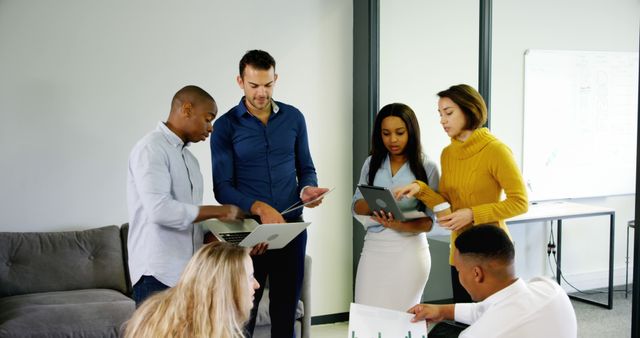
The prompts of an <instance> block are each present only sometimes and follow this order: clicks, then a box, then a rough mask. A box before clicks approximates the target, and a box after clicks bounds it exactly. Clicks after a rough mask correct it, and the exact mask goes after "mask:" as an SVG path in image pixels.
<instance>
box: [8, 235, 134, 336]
mask: <svg viewBox="0 0 640 338" xmlns="http://www.w3.org/2000/svg"><path fill="white" fill-rule="evenodd" d="M124 240H126V235H124V234H123V233H122V232H121V229H120V228H119V227H118V226H115V225H111V226H106V227H102V228H97V229H90V230H84V231H71V232H40V233H20V232H1V233H0V337H118V336H119V331H120V328H121V326H122V324H123V323H124V322H125V321H126V320H127V319H129V317H130V316H131V314H132V313H133V311H134V310H135V303H134V302H133V300H131V299H130V298H129V297H127V294H129V292H130V287H129V283H128V277H127V268H126V266H127V265H126V250H124V249H123V248H124V243H125V242H124Z"/></svg>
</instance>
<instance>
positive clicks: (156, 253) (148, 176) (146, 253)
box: [127, 122, 203, 286]
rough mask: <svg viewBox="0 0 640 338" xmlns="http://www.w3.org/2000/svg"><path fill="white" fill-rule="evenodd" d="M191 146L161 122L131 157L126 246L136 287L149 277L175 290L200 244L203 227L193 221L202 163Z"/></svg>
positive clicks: (197, 202)
mask: <svg viewBox="0 0 640 338" xmlns="http://www.w3.org/2000/svg"><path fill="white" fill-rule="evenodd" d="M187 146H188V144H187ZM187 146H185V144H184V143H183V142H182V139H180V138H179V137H178V136H177V135H176V134H174V133H173V132H172V131H171V130H170V129H169V128H168V127H167V126H166V125H165V124H164V123H163V122H160V123H158V126H157V128H156V130H154V131H152V132H151V133H149V134H147V135H146V136H145V137H143V138H142V139H141V140H140V141H138V143H137V144H136V145H135V146H134V148H133V150H132V151H131V154H130V155H129V172H128V175H127V204H128V208H129V236H128V241H127V243H128V249H129V271H130V274H131V283H132V284H135V283H136V282H137V281H138V280H139V279H140V277H141V276H142V275H149V276H154V277H155V278H156V279H158V280H159V281H160V282H162V283H163V284H165V285H168V286H175V284H176V282H177V281H178V278H179V277H180V274H181V273H182V270H183V269H184V267H185V266H186V265H187V262H188V261H189V259H190V258H191V256H192V255H193V253H194V252H195V251H196V250H197V249H198V248H199V247H200V246H201V245H202V241H203V232H202V229H201V227H199V226H194V224H193V221H194V220H195V218H196V217H197V216H198V212H199V205H200V204H202V192H203V180H202V174H201V173H200V166H199V165H198V160H197V159H196V158H195V156H193V154H192V153H191V152H190V151H189V150H188V149H187Z"/></svg>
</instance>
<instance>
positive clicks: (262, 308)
mask: <svg viewBox="0 0 640 338" xmlns="http://www.w3.org/2000/svg"><path fill="white" fill-rule="evenodd" d="M302 317H304V304H302V301H298V307H297V308H296V319H300V318H302ZM261 325H271V317H270V316H269V288H265V289H264V293H263V294H262V298H261V299H260V304H259V305H258V315H257V318H256V326H261Z"/></svg>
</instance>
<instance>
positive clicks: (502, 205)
mask: <svg viewBox="0 0 640 338" xmlns="http://www.w3.org/2000/svg"><path fill="white" fill-rule="evenodd" d="M491 147H492V148H493V150H492V151H491V154H490V158H489V159H490V160H491V162H490V163H491V165H490V167H489V170H490V172H491V175H492V176H493V177H494V178H495V179H496V181H497V182H498V184H499V185H500V187H502V189H503V190H504V192H505V195H506V199H505V200H502V201H499V202H496V203H486V204H480V205H476V206H473V207H472V208H471V210H472V211H473V222H474V223H475V224H484V223H494V222H496V221H500V220H504V219H508V218H511V217H514V216H516V215H520V214H523V213H525V212H527V209H528V208H529V201H528V198H527V191H526V189H525V185H524V180H523V179H522V175H520V170H519V169H518V165H517V164H516V162H515V160H514V159H513V155H512V154H511V150H510V149H509V148H508V147H507V146H506V145H504V144H502V143H495V144H493V145H491Z"/></svg>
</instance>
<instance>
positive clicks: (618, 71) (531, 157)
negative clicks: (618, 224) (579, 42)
mask: <svg viewBox="0 0 640 338" xmlns="http://www.w3.org/2000/svg"><path fill="white" fill-rule="evenodd" d="M524 64H525V72H524V73H525V74H524V133H523V135H524V140H523V164H522V167H523V169H522V170H523V177H524V179H525V182H526V184H527V187H528V190H529V199H530V200H533V201H536V200H551V199H565V198H579V197H595V196H611V195H621V194H633V193H635V164H636V142H637V138H636V133H637V125H638V124H637V114H638V53H632V52H591V51H559V50H528V51H526V52H525V55H524Z"/></svg>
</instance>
